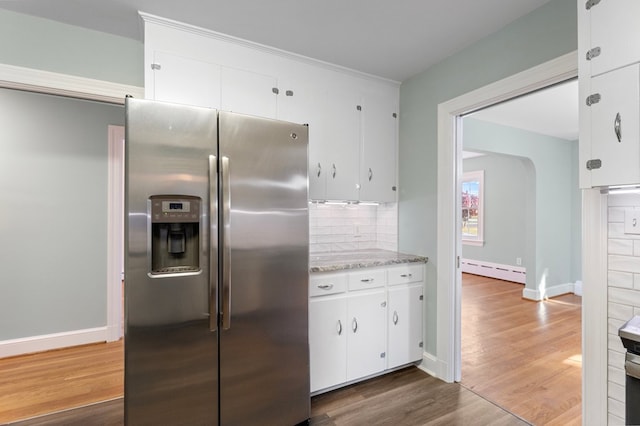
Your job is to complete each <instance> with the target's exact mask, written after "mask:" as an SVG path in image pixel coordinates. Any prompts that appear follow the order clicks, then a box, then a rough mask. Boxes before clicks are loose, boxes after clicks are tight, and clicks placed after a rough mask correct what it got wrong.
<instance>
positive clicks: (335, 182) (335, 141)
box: [322, 89, 361, 200]
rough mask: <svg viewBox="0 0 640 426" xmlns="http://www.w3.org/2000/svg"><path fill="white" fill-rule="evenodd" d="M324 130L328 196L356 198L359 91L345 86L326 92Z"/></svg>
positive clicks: (344, 198)
mask: <svg viewBox="0 0 640 426" xmlns="http://www.w3.org/2000/svg"><path fill="white" fill-rule="evenodd" d="M327 96H328V98H327V99H328V100H327V104H328V106H327V110H326V118H327V123H326V134H325V140H324V141H323V142H322V150H323V151H324V152H325V153H326V162H325V164H326V167H325V166H323V169H326V170H323V173H326V181H327V191H326V196H325V198H324V199H327V200H357V199H358V178H359V177H358V174H359V167H360V164H359V162H360V161H359V158H360V110H359V109H358V107H359V106H360V100H361V98H360V95H359V94H358V93H356V92H354V91H350V90H348V89H344V90H332V91H329V92H328V95H327Z"/></svg>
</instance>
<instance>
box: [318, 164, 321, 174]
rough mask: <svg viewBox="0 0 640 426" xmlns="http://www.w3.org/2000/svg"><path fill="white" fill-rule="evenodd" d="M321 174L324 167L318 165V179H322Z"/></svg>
mask: <svg viewBox="0 0 640 426" xmlns="http://www.w3.org/2000/svg"><path fill="white" fill-rule="evenodd" d="M321 173H322V165H321V164H320V163H318V177H320V174H321Z"/></svg>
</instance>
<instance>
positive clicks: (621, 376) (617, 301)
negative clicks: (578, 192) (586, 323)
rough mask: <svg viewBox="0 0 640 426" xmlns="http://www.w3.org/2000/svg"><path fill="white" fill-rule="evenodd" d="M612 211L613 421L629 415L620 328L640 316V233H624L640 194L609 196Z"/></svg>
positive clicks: (610, 345) (609, 245)
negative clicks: (626, 403)
mask: <svg viewBox="0 0 640 426" xmlns="http://www.w3.org/2000/svg"><path fill="white" fill-rule="evenodd" d="M608 204H609V214H608V222H609V224H608V226H609V230H608V241H607V252H608V259H607V260H608V279H607V281H608V284H607V285H608V303H609V304H608V318H609V339H608V340H609V343H608V349H609V351H608V353H609V361H608V362H609V368H608V381H609V384H608V395H609V424H610V425H623V424H624V418H625V373H624V354H625V349H624V347H623V346H622V342H621V341H620V338H619V337H618V329H619V328H620V327H621V326H622V324H624V323H625V322H626V321H627V320H629V319H630V318H631V317H633V316H634V315H640V235H634V234H625V233H624V216H625V211H626V210H634V209H638V210H640V194H619V195H609V196H608Z"/></svg>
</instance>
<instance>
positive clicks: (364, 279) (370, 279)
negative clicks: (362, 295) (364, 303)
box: [360, 278, 373, 283]
mask: <svg viewBox="0 0 640 426" xmlns="http://www.w3.org/2000/svg"><path fill="white" fill-rule="evenodd" d="M360 282H363V283H372V282H373V278H363V279H361V280H360Z"/></svg>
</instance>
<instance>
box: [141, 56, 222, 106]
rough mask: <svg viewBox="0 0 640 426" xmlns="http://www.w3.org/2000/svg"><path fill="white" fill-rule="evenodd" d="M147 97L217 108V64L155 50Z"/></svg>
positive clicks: (218, 87)
mask: <svg viewBox="0 0 640 426" xmlns="http://www.w3.org/2000/svg"><path fill="white" fill-rule="evenodd" d="M148 66H149V68H150V69H151V70H152V76H153V79H152V81H151V82H150V83H149V84H148V85H147V91H149V90H150V91H151V93H147V98H150V99H155V100H157V101H165V102H174V103H179V104H187V105H196V106H202V107H208V108H220V65H218V64H212V63H209V62H204V61H199V60H197V59H192V58H187V57H183V56H179V55H174V54H172V53H167V52H162V51H155V52H154V54H153V61H152V62H151V63H150V64H148Z"/></svg>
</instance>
